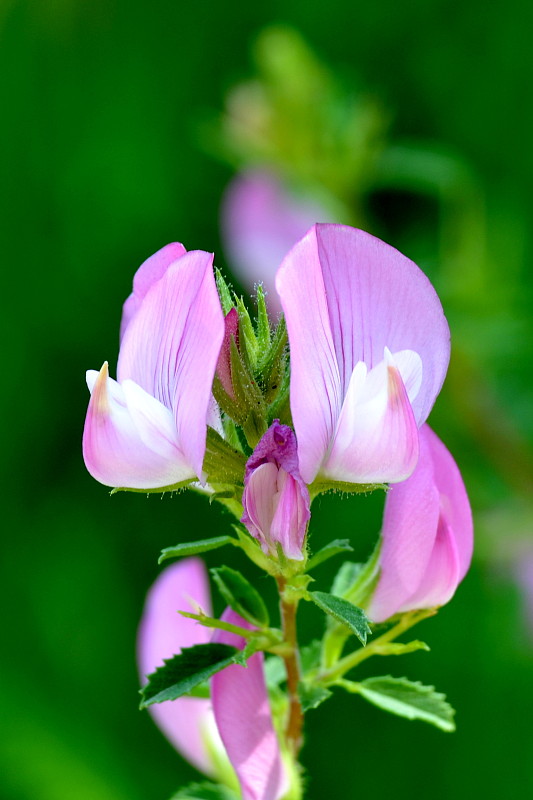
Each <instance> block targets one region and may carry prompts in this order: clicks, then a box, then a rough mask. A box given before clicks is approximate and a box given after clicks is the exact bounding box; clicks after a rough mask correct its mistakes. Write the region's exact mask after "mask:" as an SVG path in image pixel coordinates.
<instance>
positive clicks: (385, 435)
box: [276, 225, 450, 483]
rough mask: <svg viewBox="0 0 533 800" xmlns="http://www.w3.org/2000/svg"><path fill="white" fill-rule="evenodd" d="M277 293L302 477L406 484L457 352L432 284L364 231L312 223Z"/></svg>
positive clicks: (288, 259)
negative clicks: (287, 349) (452, 352)
mask: <svg viewBox="0 0 533 800" xmlns="http://www.w3.org/2000/svg"><path fill="white" fill-rule="evenodd" d="M276 288H277V291H278V294H279V296H280V298H281V304H282V306H283V310H284V312H285V317H286V320H287V328H288V334H289V345H290V358H291V387H290V389H291V411H292V418H293V422H294V428H295V431H296V437H297V439H298V454H299V463H300V472H301V475H302V478H303V479H304V481H305V482H306V483H312V481H313V480H314V479H315V478H316V477H317V475H320V476H321V477H323V478H325V479H327V480H336V481H345V482H350V483H381V482H392V483H394V482H398V481H402V480H405V478H407V477H408V476H409V475H410V474H411V473H412V472H413V470H414V468H415V466H416V462H417V459H418V427H419V426H420V425H421V424H422V423H423V422H424V421H425V420H426V418H427V416H428V414H429V412H430V410H431V408H432V406H433V403H434V401H435V398H436V396H437V394H438V393H439V391H440V388H441V386H442V383H443V381H444V376H445V375H446V370H447V368H448V361H449V354H450V334H449V329H448V324H447V322H446V319H445V317H444V313H443V311H442V306H441V304H440V301H439V299H438V297H437V294H436V292H435V290H434V289H433V287H432V285H431V283H430V282H429V280H428V279H427V277H426V276H425V275H424V273H423V272H421V270H419V268H418V267H417V266H416V264H414V263H413V262H412V261H410V260H409V259H408V258H406V257H405V256H403V255H402V254H401V253H399V252H398V251H397V250H395V249H394V248H393V247H390V246H389V245H387V244H385V243H384V242H382V241H380V240H379V239H376V238H375V237H373V236H370V234H368V233H364V232H363V231H360V230H357V229H355V228H350V227H347V226H344V225H314V226H313V227H312V228H311V230H310V231H309V232H308V233H307V235H306V236H305V237H304V238H303V239H301V240H300V241H299V242H298V243H297V244H296V245H295V246H294V247H293V248H292V250H291V251H290V252H289V254H288V255H287V256H286V257H285V259H284V261H283V263H282V265H281V267H280V269H279V270H278V273H277V277H276Z"/></svg>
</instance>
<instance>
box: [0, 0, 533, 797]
mask: <svg viewBox="0 0 533 800" xmlns="http://www.w3.org/2000/svg"><path fill="white" fill-rule="evenodd" d="M272 23H285V24H289V25H291V26H293V27H294V28H295V29H297V30H299V31H300V32H301V34H302V35H303V36H304V37H305V38H306V39H307V41H308V42H309V43H310V44H311V46H312V47H313V48H314V49H315V50H316V51H317V52H318V53H319V55H320V57H321V58H322V59H323V60H324V61H325V62H327V63H328V64H329V66H330V68H331V69H332V70H333V71H334V73H335V75H337V76H339V80H340V82H341V84H342V86H343V87H344V91H346V92H348V93H350V92H353V93H355V94H357V93H359V92H363V93H364V94H365V95H367V96H372V97H374V98H378V100H379V102H380V104H381V108H382V109H383V114H384V118H386V119H387V121H388V130H387V133H386V136H387V137H388V138H389V140H390V141H392V142H397V143H399V145H398V146H401V147H407V148H408V149H409V147H411V146H412V143H413V142H415V143H416V142H422V141H423V142H425V143H427V148H428V149H429V151H430V152H431V153H433V154H435V152H440V153H443V154H445V157H448V156H449V157H450V158H451V159H452V163H453V164H455V165H456V166H457V165H459V166H460V169H459V172H460V173H461V170H463V171H464V176H466V177H464V181H463V180H462V179H459V188H458V189H457V187H456V189H455V190H454V191H455V195H454V197H455V196H458V197H459V198H462V194H461V191H462V190H461V187H463V188H464V190H465V192H466V193H467V194H468V192H470V193H471V195H472V196H475V199H474V200H473V201H472V203H471V204H470V205H468V209H469V210H470V211H472V209H474V211H473V212H472V213H473V218H472V222H471V223H470V222H467V223H465V216H464V214H465V213H466V212H465V211H464V208H465V207H464V206H462V205H461V202H459V203H458V205H454V202H455V201H454V198H453V197H452V200H451V201H450V203H451V205H450V204H448V206H447V208H452V207H453V208H452V212H453V213H451V214H444V213H443V204H442V198H441V199H440V200H439V199H438V198H437V197H436V193H435V191H433V190H432V191H430V192H428V191H426V190H425V188H424V186H423V185H422V184H423V183H424V175H425V171H424V163H426V162H424V161H422V166H421V179H420V183H421V185H420V186H419V187H418V188H417V187H416V186H415V183H416V181H414V180H413V179H412V176H411V185H410V186H409V187H407V188H406V186H405V184H403V183H402V181H401V180H400V179H398V183H397V185H396V186H395V185H393V184H394V181H393V180H390V181H389V185H385V186H379V181H376V184H375V186H374V187H373V188H372V187H371V188H369V189H368V191H365V193H364V197H363V201H364V204H365V214H366V217H367V219H368V225H369V227H370V228H371V230H372V231H373V232H374V233H377V234H378V235H381V236H382V237H383V238H386V239H387V241H389V242H390V243H391V244H395V245H396V246H398V247H400V249H402V250H403V252H405V253H406V254H407V255H409V256H411V257H413V258H415V260H417V261H418V263H420V265H421V266H422V267H423V268H424V269H426V270H427V271H428V273H429V274H430V276H431V278H432V280H433V282H434V284H435V285H436V288H437V290H438V291H439V292H440V294H441V296H442V298H443V302H444V305H445V310H446V312H447V314H448V317H449V319H450V322H451V326H452V337H453V338H452V341H453V344H454V348H455V349H454V356H453V358H452V365H451V370H450V379H449V381H448V383H447V385H446V388H445V390H444V392H443V393H442V395H441V397H440V398H439V400H438V402H437V406H436V409H435V411H434V414H433V416H432V424H433V426H434V427H435V429H436V430H437V432H438V433H439V434H440V435H441V437H442V438H443V439H444V440H445V441H446V442H447V444H448V445H449V447H450V449H451V450H452V452H453V453H454V455H455V457H456V459H457V461H458V463H459V465H460V467H461V468H462V470H463V473H464V476H465V480H466V483H467V486H468V488H469V491H470V494H471V498H472V504H473V507H474V513H475V520H476V532H477V542H478V547H477V554H476V560H475V563H474V566H473V568H472V570H471V572H470V574H469V576H468V577H467V579H466V580H465V582H464V584H463V585H462V586H461V587H460V589H459V591H458V592H457V596H456V598H455V599H454V601H453V602H452V603H451V604H450V605H449V606H448V607H446V608H445V609H443V610H442V611H441V613H440V614H439V616H438V617H437V619H436V620H435V621H428V622H426V623H423V625H422V626H421V628H420V630H417V635H418V636H421V637H422V638H424V639H425V640H426V641H428V642H429V644H430V645H431V647H432V651H431V653H429V654H413V655H411V656H407V657H404V658H403V659H397V660H395V661H393V663H390V662H388V663H387V664H386V665H381V664H379V663H378V664H374V663H373V662H370V664H369V667H371V668H372V671H374V672H375V671H379V672H387V671H389V670H390V671H391V672H392V673H393V674H395V675H398V676H401V675H406V676H407V677H410V678H413V679H419V680H422V681H424V682H426V683H434V684H435V685H436V686H437V687H438V689H439V690H441V691H445V692H446V693H447V695H448V697H449V699H450V701H451V702H452V703H453V705H454V706H455V707H456V708H457V709H458V717H457V722H458V730H457V733H456V734H453V735H447V734H443V733H441V732H439V731H437V730H433V729H428V728H427V727H425V726H424V725H423V724H422V723H407V722H405V721H403V720H400V719H397V718H393V717H388V716H387V715H385V714H382V713H381V712H379V711H378V710H377V709H375V708H372V707H370V706H366V705H364V704H363V702H362V701H361V700H359V699H357V698H347V697H343V696H336V697H335V698H334V699H333V700H332V701H331V702H330V703H328V704H325V705H324V706H322V707H320V708H319V709H318V710H317V711H314V712H312V713H310V714H309V717H308V741H307V745H306V748H305V750H304V754H303V761H304V764H305V765H306V766H307V767H309V780H308V797H309V799H310V800H322V799H323V798H325V797H334V798H351V797H359V796H366V797H368V796H374V797H389V796H395V797H398V798H412V797H413V796H414V797H431V798H434V800H443V799H444V798H454V800H459V799H461V798H471V797H478V796H500V797H506V798H507V797H515V796H527V795H528V793H530V792H531V791H532V790H533V778H532V774H531V748H532V737H531V731H530V720H531V718H532V717H533V687H532V675H533V673H532V667H533V633H532V631H531V629H529V628H528V618H527V613H528V595H527V586H524V585H523V584H521V583H520V581H519V580H518V578H517V575H518V573H519V571H520V568H521V566H523V565H524V564H525V563H526V562H527V559H528V557H529V558H532V557H533V555H532V553H533V540H532V539H531V527H532V523H533V512H532V501H531V492H532V488H533V469H532V456H531V447H532V445H533V415H532V414H531V408H532V398H533V383H532V381H531V377H530V376H531V371H532V368H533V337H532V332H533V331H532V324H531V313H530V308H531V301H532V299H533V272H532V269H531V264H532V255H533V254H532V228H531V214H532V210H533V200H532V197H531V186H532V185H533V148H532V147H531V142H532V141H533V103H532V98H531V88H530V87H531V82H532V79H533V51H532V49H531V30H532V23H533V11H532V7H531V6H530V5H528V4H526V3H524V2H522V0H505V2H503V0H494V2H493V3H491V4H487V3H485V2H481V0H471V2H470V3H468V4H464V3H458V2H451V0H448V2H445V1H444V0H411V1H409V0H407V1H406V2H404V3H401V4H399V3H397V2H393V0H381V1H380V2H376V3H355V4H354V3H353V2H348V0H329V2H328V3H327V4H325V6H322V5H320V4H315V5H314V6H313V5H312V4H309V3H308V2H305V3H304V2H302V1H301V0H284V1H283V2H264V0H258V2H255V3H250V4H248V5H243V4H242V3H238V2H236V1H235V0H231V1H228V2H224V3H222V2H212V1H211V0H204V2H199V3H197V4H195V5H193V4H185V3H179V2H175V3H157V2H155V3H151V4H147V3H142V2H139V0H128V2H126V0H108V1H106V0H92V2H90V3H85V2H82V1H81V0H78V1H77V0H46V1H45V0H43V2H39V1H38V0H33V2H32V1H31V0H1V1H0V35H1V46H0V75H1V76H2V78H1V85H0V108H1V109H2V118H3V123H2V126H1V130H0V138H1V149H0V170H1V185H2V189H3V191H2V194H1V199H0V203H1V219H2V224H1V232H0V235H1V237H2V246H1V252H2V256H3V260H4V266H3V274H4V293H3V296H4V302H3V312H2V314H1V317H0V319H1V325H2V327H3V332H2V340H3V343H4V347H3V363H4V379H5V381H4V390H3V392H2V400H3V402H4V410H3V415H2V419H3V421H4V425H3V428H4V433H3V456H4V457H3V465H4V467H5V469H4V473H5V474H4V476H3V482H2V485H3V514H2V516H3V519H4V534H3V538H4V541H5V543H6V548H5V552H4V554H3V556H2V559H1V561H0V571H1V586H2V590H3V592H4V598H3V600H2V609H3V614H2V616H3V624H2V642H3V645H4V647H3V650H4V656H3V657H2V667H1V669H2V679H1V682H0V698H1V700H0V707H1V709H2V714H1V717H2V723H3V724H2V742H1V750H0V775H1V776H2V777H1V778H0V781H1V791H0V794H1V796H2V798H5V800H30V798H31V800H72V798H75V799H76V800H126V799H127V800H160V799H161V800H167V798H169V797H170V795H171V794H172V792H173V791H174V790H175V789H177V788H178V786H180V785H181V784H182V783H184V782H185V781H187V780H193V779H195V778H196V773H195V772H194V770H193V769H192V767H189V766H188V765H187V764H186V763H185V762H184V761H183V760H182V759H181V757H180V756H179V755H178V754H177V753H176V752H175V751H174V750H173V749H172V747H171V746H170V745H169V744H168V743H167V742H166V741H165V740H164V739H163V737H162V736H161V734H160V733H159V732H158V730H157V729H156V728H155V727H154V726H153V724H152V722H151V720H150V718H149V716H148V715H147V714H146V713H140V712H139V711H138V710H137V699H138V698H137V688H138V680H137V674H136V666H135V659H134V643H135V633H136V626H137V623H138V620H139V616H140V612H141V608H142V604H143V600H144V595H145V592H146V590H147V589H148V587H149V586H150V584H151V583H152V581H153V579H154V578H155V575H156V574H157V569H158V568H157V564H156V562H157V556H158V553H159V550H160V549H161V548H162V547H165V546H168V545H171V544H175V543H177V542H178V541H180V540H186V539H187V538H190V537H191V534H194V535H198V536H201V535H204V536H207V535H212V534H214V533H218V532H222V531H223V530H224V529H225V528H226V527H227V526H228V525H229V519H228V518H227V517H225V516H224V514H223V513H222V511H221V510H220V509H218V508H215V507H209V505H208V504H207V503H206V502H205V501H204V500H203V498H201V497H196V496H192V495H182V496H180V497H179V498H174V499H170V498H168V497H164V498H163V499H162V500H160V499H159V497H158V496H156V495H153V496H151V497H150V498H148V499H147V498H146V497H144V496H142V495H133V494H129V495H128V494H119V495H116V496H113V497H109V495H108V492H107V490H106V489H105V488H104V487H102V486H100V485H99V484H97V483H96V482H95V481H93V480H92V479H91V478H90V476H89V475H88V474H87V473H86V471H85V469H84V465H83V461H82V458H81V447H80V443H81V432H82V426H83V420H84V416H85V410H86V406H87V400H88V393H87V390H86V387H85V383H84V372H85V370H86V369H87V368H96V369H98V368H100V366H101V364H102V362H103V361H104V360H106V359H108V360H109V362H110V364H111V365H112V370H114V365H115V364H116V357H117V353H118V325H119V320H120V311H121V304H122V302H123V300H124V298H125V297H126V295H127V294H128V293H129V291H130V286H131V280H132V277H133V273H134V271H135V269H136V268H137V266H138V265H139V264H140V263H141V262H142V261H143V260H144V259H145V258H146V257H147V256H148V255H150V254H151V253H152V252H154V251H155V250H157V249H158V248H159V247H161V246H162V245H164V244H166V243H167V242H169V241H174V240H178V241H182V242H183V243H184V244H185V246H186V247H187V248H189V249H196V248H200V249H205V250H214V251H215V253H216V254H217V263H218V265H219V266H222V267H224V266H229V265H227V263H226V262H225V259H224V253H223V251H222V247H221V241H220V232H219V222H218V217H219V204H220V199H221V196H222V193H223V190H224V187H225V186H226V184H227V183H228V181H229V180H230V178H231V177H232V175H233V170H232V169H231V168H230V166H228V165H226V164H224V163H223V161H222V160H218V161H217V160H216V159H215V158H212V157H211V156H210V155H209V154H208V153H207V152H206V147H205V141H204V139H205V136H204V135H202V136H200V135H199V130H203V128H202V121H204V120H205V119H206V118H209V117H210V115H212V114H215V115H216V114H217V113H220V112H221V110H222V108H223V103H224V97H225V95H226V93H227V91H228V90H229V89H230V88H231V86H232V85H233V84H234V83H235V82H236V81H240V80H243V79H246V78H247V77H249V76H250V75H252V74H253V73H254V70H255V69H256V67H255V66H254V64H253V61H252V56H251V46H252V43H253V41H254V39H255V38H256V37H257V35H258V34H259V32H260V31H261V29H262V28H263V27H264V26H266V25H270V24H272ZM200 140H202V141H203V145H204V146H203V147H201V146H200V145H199V141H200ZM402 143H403V144H402ZM414 149H415V152H420V150H417V146H415V147H414ZM422 149H423V148H422ZM404 152H405V151H404ZM393 154H394V151H393ZM432 158H433V157H430V158H429V162H427V163H428V164H429V167H428V169H429V170H430V171H431V169H433V168H435V169H436V171H437V173H438V171H439V164H440V165H442V162H441V161H439V160H438V158H437V160H436V161H435V159H434V158H433V160H432ZM435 165H436V166H435ZM391 169H392V168H391ZM415 171H416V170H415ZM391 174H392V173H391ZM461 174H463V173H461ZM435 180H436V184H438V183H439V180H440V179H439V176H438V175H437V176H436V179H435ZM385 183H386V182H385ZM444 184H446V181H444ZM446 185H447V184H446ZM465 187H466V188H465ZM446 202H447V201H446ZM454 223H455V224H454ZM443 225H444V226H445V228H446V231H447V232H448V233H449V234H450V235H451V236H452V237H453V235H454V231H455V232H457V231H459V230H462V231H463V232H465V231H466V234H467V238H468V233H470V234H471V237H470V238H471V239H472V240H473V243H472V242H471V243H470V244H472V250H471V251H468V249H465V247H466V245H465V247H463V249H462V250H461V248H460V247H458V249H457V251H456V253H455V255H457V252H459V253H463V254H465V253H466V252H468V253H470V255H468V257H467V258H466V260H467V261H468V263H464V262H462V261H461V259H460V258H459V259H457V258H455V261H454V257H453V254H452V256H450V254H449V253H448V254H446V253H444V254H443V250H442V248H443V245H442V228H443ZM476 245H479V247H478V250H477V251H476ZM461 247H462V245H461ZM474 251H475V253H474ZM472 253H474V254H472ZM472 259H473V260H474V261H475V264H474V263H473V261H472ZM382 502H383V501H382V498H379V497H374V496H372V497H370V498H352V499H349V500H344V501H342V502H341V501H339V500H337V499H336V498H332V497H326V498H324V499H322V500H321V501H318V502H317V506H316V508H315V507H314V510H315V514H314V520H313V526H314V527H313V544H314V546H315V547H318V546H319V545H320V544H321V543H324V542H325V541H327V540H328V539H329V538H332V536H334V535H336V536H342V537H345V536H349V537H350V538H352V540H353V543H354V548H355V550H356V554H357V556H358V557H365V556H366V554H367V553H368V548H369V546H370V542H371V541H372V540H373V538H374V537H375V535H376V533H377V531H378V530H379V525H380V513H381V506H382ZM216 556H217V554H216V553H215V554H214V556H213V562H214V561H216ZM231 557H232V559H233V560H232V561H231V563H234V565H235V566H238V565H239V564H240V560H239V556H238V555H235V556H234V557H233V555H232V556H231ZM328 569H329V565H325V566H324V568H323V573H322V576H323V583H321V586H320V588H327V586H328V581H329V580H330V579H331V575H332V573H333V570H334V565H332V566H331V568H330V569H329V572H328ZM530 592H532V593H533V590H532V589H531V588H530ZM530 601H531V598H530ZM305 611H306V612H307V611H308V610H307V609H306V610H305ZM320 624H321V619H320V616H319V615H318V614H317V615H315V614H314V613H312V611H309V613H304V614H303V615H302V627H303V629H304V630H305V636H307V637H308V638H311V637H312V635H313V630H316V626H318V625H320Z"/></svg>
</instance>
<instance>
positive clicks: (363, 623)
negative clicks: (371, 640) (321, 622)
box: [308, 592, 372, 645]
mask: <svg viewBox="0 0 533 800" xmlns="http://www.w3.org/2000/svg"><path fill="white" fill-rule="evenodd" d="M308 595H309V597H310V599H311V600H312V601H313V602H314V603H316V605H317V606H318V607H319V608H321V609H322V611H324V612H325V613H326V614H329V616H331V617H333V619H335V620H336V621H337V622H341V623H342V624H343V625H346V626H347V627H348V628H349V629H350V631H351V632H352V633H354V634H355V635H356V636H357V638H358V639H359V641H360V642H361V644H363V645H364V644H366V639H367V636H368V634H369V633H372V630H371V629H370V626H369V624H368V619H367V617H366V614H365V612H364V611H363V609H362V608H358V607H357V606H354V605H353V604H352V603H349V602H348V600H344V599H343V598H342V597H336V596H335V595H334V594H327V592H308Z"/></svg>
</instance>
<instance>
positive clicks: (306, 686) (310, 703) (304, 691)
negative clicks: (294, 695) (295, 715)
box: [298, 681, 332, 714]
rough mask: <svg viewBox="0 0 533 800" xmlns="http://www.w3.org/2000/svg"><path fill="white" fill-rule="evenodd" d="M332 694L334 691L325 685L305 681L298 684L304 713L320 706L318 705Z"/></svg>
mask: <svg viewBox="0 0 533 800" xmlns="http://www.w3.org/2000/svg"><path fill="white" fill-rule="evenodd" d="M331 695H332V692H330V690H329V689H326V688H325V687H324V686H313V684H311V683H306V682H305V681H302V682H300V683H299V684H298V697H299V698H300V703H301V706H302V711H303V712H304V714H305V713H306V711H310V710H311V709H312V708H318V706H319V705H320V704H321V703H323V702H324V700H327V699H328V697H331Z"/></svg>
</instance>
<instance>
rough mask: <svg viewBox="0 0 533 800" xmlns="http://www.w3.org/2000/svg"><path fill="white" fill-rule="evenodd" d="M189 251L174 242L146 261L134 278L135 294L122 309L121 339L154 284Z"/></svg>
mask: <svg viewBox="0 0 533 800" xmlns="http://www.w3.org/2000/svg"><path fill="white" fill-rule="evenodd" d="M186 252H187V251H186V250H185V248H184V246H183V245H182V244H179V242H172V243H171V244H167V245H165V247H162V248H161V250H158V251H157V253H154V254H153V256H150V258H147V259H146V261H144V262H143V263H142V264H141V266H140V267H139V269H138V270H137V272H136V273H135V276H134V278H133V292H132V293H131V294H130V296H129V297H128V298H127V300H126V302H125V303H124V307H123V309H122V321H121V323H120V339H121V340H122V337H123V336H124V333H125V331H126V328H127V327H128V325H129V323H130V321H131V320H132V319H133V317H134V316H135V314H136V313H137V311H138V310H139V307H140V305H141V302H142V299H143V297H144V296H145V294H146V292H147V291H148V289H149V288H150V286H152V284H153V283H155V282H156V281H158V280H159V278H161V277H162V276H163V275H164V274H165V272H166V271H167V269H168V267H169V266H170V265H171V264H172V263H173V262H174V261H177V260H178V258H181V257H182V256H183V255H185V253H186Z"/></svg>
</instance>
